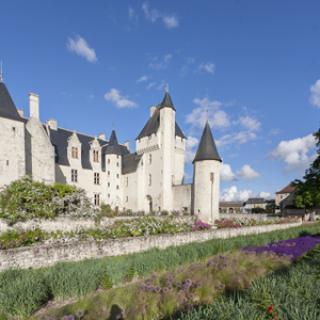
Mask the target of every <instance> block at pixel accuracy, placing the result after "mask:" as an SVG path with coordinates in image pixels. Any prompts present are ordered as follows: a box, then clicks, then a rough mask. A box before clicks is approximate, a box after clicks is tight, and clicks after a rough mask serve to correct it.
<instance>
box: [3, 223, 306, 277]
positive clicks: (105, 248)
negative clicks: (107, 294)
mask: <svg viewBox="0 0 320 320" xmlns="http://www.w3.org/2000/svg"><path fill="white" fill-rule="evenodd" d="M300 225H301V222H297V223H290V224H277V225H265V226H255V227H244V228H234V229H219V230H217V229H216V230H210V231H200V232H190V233H181V234H174V235H159V236H150V237H136V238H124V239H114V240H104V241H94V240H85V241H70V242H66V243H61V242H60V243H51V244H40V245H33V246H30V247H22V248H16V249H9V250H0V271H3V270H6V269H8V268H14V267H19V268H29V267H32V268H39V267H45V266H50V265H53V264H55V263H57V262H59V261H79V260H84V259H90V258H101V257H106V256H118V255H125V254H130V253H134V252H141V251H146V250H149V249H152V248H159V249H165V248H167V247H170V246H179V245H183V244H187V243H191V242H204V241H207V240H211V239H226V238H232V237H236V236H240V235H248V234H259V233H264V232H270V231H274V230H282V229H287V228H292V227H296V226H300Z"/></svg>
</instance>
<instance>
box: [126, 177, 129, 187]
mask: <svg viewBox="0 0 320 320" xmlns="http://www.w3.org/2000/svg"><path fill="white" fill-rule="evenodd" d="M128 185H129V177H127V178H126V186H128Z"/></svg>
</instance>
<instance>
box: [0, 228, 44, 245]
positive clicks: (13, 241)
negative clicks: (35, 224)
mask: <svg viewBox="0 0 320 320" xmlns="http://www.w3.org/2000/svg"><path fill="white" fill-rule="evenodd" d="M47 238H48V235H47V234H46V233H45V232H43V231H42V230H41V229H39V228H36V229H34V230H27V231H23V230H10V231H7V232H4V233H2V234H1V235H0V249H2V250H4V249H10V248H16V247H21V246H29V245H31V244H33V243H36V242H41V241H44V240H46V239H47Z"/></svg>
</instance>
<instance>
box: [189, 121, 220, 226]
mask: <svg viewBox="0 0 320 320" xmlns="http://www.w3.org/2000/svg"><path fill="white" fill-rule="evenodd" d="M221 162H222V160H221V158H220V156H219V153H218V150H217V147H216V144H215V142H214V139H213V136H212V133H211V129H210V126H209V123H208V121H207V123H206V125H205V127H204V130H203V133H202V136H201V140H200V143H199V147H198V150H197V153H196V155H195V158H194V160H193V166H194V173H193V213H194V214H195V215H197V216H198V217H199V219H201V220H202V221H206V222H209V223H213V222H214V220H217V219H219V192H220V169H221Z"/></svg>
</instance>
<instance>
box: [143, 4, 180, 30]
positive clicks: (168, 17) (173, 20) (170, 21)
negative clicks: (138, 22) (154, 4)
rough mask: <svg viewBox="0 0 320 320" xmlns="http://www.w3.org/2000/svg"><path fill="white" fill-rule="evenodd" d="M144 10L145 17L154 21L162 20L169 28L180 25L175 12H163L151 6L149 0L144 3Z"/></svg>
mask: <svg viewBox="0 0 320 320" xmlns="http://www.w3.org/2000/svg"><path fill="white" fill-rule="evenodd" d="M142 11H143V13H144V16H145V18H146V19H147V20H148V21H150V22H152V23H155V22H157V21H158V20H161V21H162V23H163V24H164V26H165V27H166V28H167V29H173V28H176V27H178V26H179V20H178V18H177V17H176V16H175V15H174V14H163V13H162V12H160V11H159V10H157V9H154V8H150V6H149V4H148V3H147V2H144V3H143V4H142Z"/></svg>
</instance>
